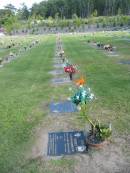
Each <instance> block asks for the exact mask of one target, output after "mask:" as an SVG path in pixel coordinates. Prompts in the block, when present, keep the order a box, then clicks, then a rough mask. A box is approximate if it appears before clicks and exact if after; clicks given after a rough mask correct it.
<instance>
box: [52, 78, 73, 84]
mask: <svg viewBox="0 0 130 173" xmlns="http://www.w3.org/2000/svg"><path fill="white" fill-rule="evenodd" d="M52 82H53V83H54V84H63V83H69V82H71V81H70V79H69V78H55V79H52Z"/></svg>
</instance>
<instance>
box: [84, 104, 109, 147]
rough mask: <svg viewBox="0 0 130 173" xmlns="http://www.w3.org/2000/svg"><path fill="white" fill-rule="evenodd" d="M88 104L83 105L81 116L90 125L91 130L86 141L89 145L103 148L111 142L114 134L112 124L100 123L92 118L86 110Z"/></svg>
mask: <svg viewBox="0 0 130 173" xmlns="http://www.w3.org/2000/svg"><path fill="white" fill-rule="evenodd" d="M86 109H87V108H86V105H85V104H82V105H81V116H82V118H84V119H85V120H86V121H87V122H88V123H89V125H90V130H89V132H88V134H87V138H86V143H87V144H88V145H89V147H94V148H102V147H103V146H104V145H106V144H108V143H109V139H110V137H111V135H112V129H111V124H109V125H106V124H103V123H100V121H99V120H92V119H91V118H90V117H89V116H88V115H87V111H86Z"/></svg>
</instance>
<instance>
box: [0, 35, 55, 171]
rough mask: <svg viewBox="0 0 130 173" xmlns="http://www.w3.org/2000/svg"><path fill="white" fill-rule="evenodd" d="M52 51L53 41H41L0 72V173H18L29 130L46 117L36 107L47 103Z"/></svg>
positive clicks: (51, 39)
mask: <svg viewBox="0 0 130 173" xmlns="http://www.w3.org/2000/svg"><path fill="white" fill-rule="evenodd" d="M39 38H40V37H39ZM23 39H24V40H25V39H26V38H23ZM54 47H55V39H54V37H53V36H52V37H49V36H47V37H44V38H43V39H42V41H41V43H40V45H39V46H37V47H35V48H33V49H31V50H29V51H28V52H27V53H26V55H23V56H22V57H20V58H19V59H17V60H15V61H12V62H11V63H10V64H8V65H6V66H5V67H4V68H2V69H0V141H1V142H0V172H1V173H9V172H18V170H17V166H18V165H20V164H21V162H24V154H25V152H26V149H27V145H28V143H29V139H30V136H31V132H32V129H33V128H34V127H35V126H36V125H37V124H38V122H39V121H40V120H41V119H43V117H44V116H45V115H46V110H44V112H43V111H41V110H40V109H39V106H40V104H41V103H48V101H50V97H51V96H50V95H48V93H49V92H50V91H51V86H50V85H49V82H50V78H51V75H49V74H48V71H50V70H51V69H52V57H53V54H54Z"/></svg>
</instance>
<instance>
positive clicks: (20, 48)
mask: <svg viewBox="0 0 130 173" xmlns="http://www.w3.org/2000/svg"><path fill="white" fill-rule="evenodd" d="M38 44H39V40H37V39H30V40H28V41H23V40H22V43H21V42H20V40H18V39H17V40H15V39H10V40H8V39H7V40H2V41H1V42H0V50H1V51H2V52H4V53H5V54H6V55H4V56H2V57H0V67H3V66H4V65H5V64H7V63H10V62H11V61H13V60H15V59H16V58H18V57H19V56H20V55H21V54H22V53H24V52H26V51H27V50H30V49H31V48H33V47H34V46H36V45H38Z"/></svg>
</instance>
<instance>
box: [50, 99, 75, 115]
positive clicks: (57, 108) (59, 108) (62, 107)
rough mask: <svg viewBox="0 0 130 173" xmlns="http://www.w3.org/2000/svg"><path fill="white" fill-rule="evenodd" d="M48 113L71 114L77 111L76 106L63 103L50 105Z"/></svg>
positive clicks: (70, 103)
mask: <svg viewBox="0 0 130 173" xmlns="http://www.w3.org/2000/svg"><path fill="white" fill-rule="evenodd" d="M50 111H51V112H53V113H71V112H77V111H78V110H77V107H76V105H75V104H74V103H72V102H71V101H64V102H61V103H50ZM61 115H62V114H61Z"/></svg>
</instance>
